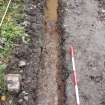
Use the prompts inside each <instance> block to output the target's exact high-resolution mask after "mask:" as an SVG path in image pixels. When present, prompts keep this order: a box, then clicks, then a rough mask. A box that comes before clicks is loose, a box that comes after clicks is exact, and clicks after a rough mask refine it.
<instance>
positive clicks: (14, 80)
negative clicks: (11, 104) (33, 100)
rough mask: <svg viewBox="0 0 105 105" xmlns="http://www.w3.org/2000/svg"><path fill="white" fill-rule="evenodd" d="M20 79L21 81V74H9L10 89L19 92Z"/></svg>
mask: <svg viewBox="0 0 105 105" xmlns="http://www.w3.org/2000/svg"><path fill="white" fill-rule="evenodd" d="M20 81H21V75H20V74H7V75H6V83H7V89H8V91H9V92H15V93H18V92H19V90H20Z"/></svg>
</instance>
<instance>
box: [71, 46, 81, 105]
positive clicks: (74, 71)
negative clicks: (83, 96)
mask: <svg viewBox="0 0 105 105" xmlns="http://www.w3.org/2000/svg"><path fill="white" fill-rule="evenodd" d="M70 53H71V56H72V67H73V77H74V78H73V79H74V85H75V93H76V102H77V105H80V99H79V91H78V81H77V73H76V67H75V59H74V48H73V47H72V46H71V47H70Z"/></svg>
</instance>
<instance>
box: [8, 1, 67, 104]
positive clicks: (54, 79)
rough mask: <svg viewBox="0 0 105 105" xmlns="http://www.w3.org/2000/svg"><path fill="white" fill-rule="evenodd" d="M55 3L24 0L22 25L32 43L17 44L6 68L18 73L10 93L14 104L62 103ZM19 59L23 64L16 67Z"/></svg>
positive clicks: (56, 7) (59, 47) (58, 36)
mask: <svg viewBox="0 0 105 105" xmlns="http://www.w3.org/2000/svg"><path fill="white" fill-rule="evenodd" d="M58 6H59V5H58V0H47V1H46V2H45V1H44V0H27V1H26V10H25V11H26V18H25V21H27V23H28V25H27V26H26V27H25V28H26V33H27V34H28V35H29V36H30V39H31V41H32V42H31V43H30V44H24V43H23V42H19V43H18V44H19V46H18V47H16V48H15V49H14V51H13V55H12V59H11V60H10V63H9V66H8V70H7V73H19V74H21V75H22V83H21V90H20V92H19V93H18V94H14V95H13V96H14V100H15V101H16V103H17V105H64V98H65V97H64V87H65V85H64V80H63V78H62V77H63V76H62V75H63V72H62V68H63V65H62V53H61V52H62V51H61V47H62V46H61V39H62V36H61V34H60V30H59V28H58V25H57V22H58V18H59V17H58V13H57V12H58ZM20 60H25V61H26V64H27V65H26V66H25V67H22V68H20V67H19V65H18V63H19V61H20ZM24 91H25V92H26V93H27V94H28V95H27V97H28V100H26V99H25V98H24V97H25V96H24Z"/></svg>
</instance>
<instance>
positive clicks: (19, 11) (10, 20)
mask: <svg viewBox="0 0 105 105" xmlns="http://www.w3.org/2000/svg"><path fill="white" fill-rule="evenodd" d="M7 3H8V0H0V21H1V19H2V16H3V14H4V12H5V9H6V6H7ZM23 10H24V3H23V1H22V0H15V1H12V2H11V4H10V8H9V10H8V13H7V15H6V17H5V19H4V22H3V24H2V27H1V29H0V40H3V43H1V42H0V46H1V47H0V62H1V63H0V89H2V90H3V91H5V81H4V75H5V69H6V65H7V63H8V59H9V57H10V55H11V51H12V49H13V48H14V45H15V40H17V39H18V38H22V36H23V35H25V31H24V28H23V27H22V26H21V25H20V23H21V22H22V21H23V19H24V13H23ZM3 62H5V63H3ZM12 105H15V103H13V104H12Z"/></svg>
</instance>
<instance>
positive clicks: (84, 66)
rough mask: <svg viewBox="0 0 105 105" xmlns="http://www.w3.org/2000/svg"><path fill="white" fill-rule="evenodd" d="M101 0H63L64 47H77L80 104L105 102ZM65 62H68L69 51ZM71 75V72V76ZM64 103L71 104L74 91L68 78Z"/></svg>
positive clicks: (104, 103)
mask: <svg viewBox="0 0 105 105" xmlns="http://www.w3.org/2000/svg"><path fill="white" fill-rule="evenodd" d="M103 1H104V0H101V1H97V0H62V2H63V4H65V11H66V13H65V14H66V15H65V17H64V29H65V34H64V39H65V49H66V51H68V48H69V46H70V45H71V44H72V45H73V46H74V47H75V48H76V51H75V52H76V68H77V74H78V78H79V93H80V101H81V105H105V90H104V89H105V24H104V17H105V16H104V15H105V10H104V7H105V6H104V4H105V3H104V2H103ZM66 63H67V65H69V66H70V59H69V55H68V52H67V54H66ZM71 76H72V75H71V74H70V77H71ZM66 92H67V104H68V105H74V104H76V103H75V102H76V101H75V92H74V87H73V83H72V81H71V78H68V79H67V87H66Z"/></svg>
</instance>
